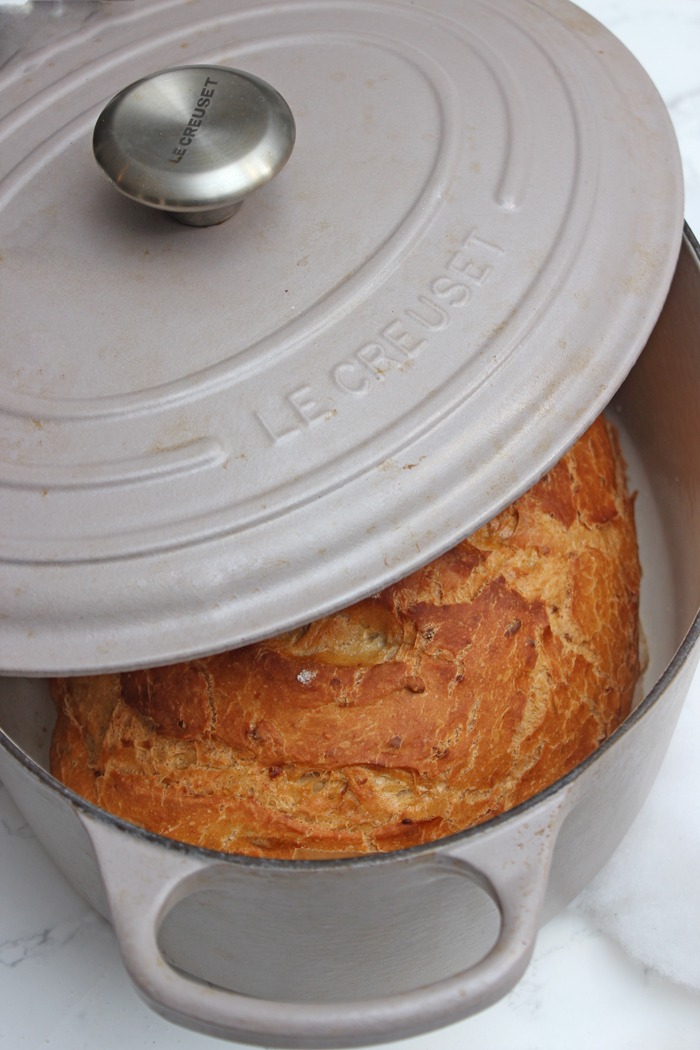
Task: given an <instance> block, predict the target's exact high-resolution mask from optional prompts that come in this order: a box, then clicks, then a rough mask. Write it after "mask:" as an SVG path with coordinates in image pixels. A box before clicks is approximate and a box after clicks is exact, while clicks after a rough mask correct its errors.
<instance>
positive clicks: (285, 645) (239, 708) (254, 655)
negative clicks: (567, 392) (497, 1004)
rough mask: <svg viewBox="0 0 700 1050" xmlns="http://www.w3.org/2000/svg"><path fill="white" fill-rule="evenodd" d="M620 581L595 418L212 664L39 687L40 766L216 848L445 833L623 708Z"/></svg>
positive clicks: (624, 556) (629, 631)
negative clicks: (374, 573) (496, 498)
mask: <svg viewBox="0 0 700 1050" xmlns="http://www.w3.org/2000/svg"><path fill="white" fill-rule="evenodd" d="M639 576H640V572H639V562H638V557H637V545H636V537H635V530H634V520H633V499H632V498H631V497H630V495H629V494H628V492H627V489H626V482H625V470H624V463H623V460H622V457H621V454H620V451H619V447H618V442H617V437H616V434H615V432H614V430H613V429H612V427H611V426H610V425H609V424H608V423H607V422H606V421H605V420H603V419H600V420H598V421H597V422H596V423H595V424H594V425H593V426H592V427H591V428H590V430H589V431H588V432H587V433H586V434H585V435H584V436H583V437H582V438H581V439H580V440H579V441H578V442H577V443H576V445H575V446H574V447H573V448H572V449H571V451H570V452H569V453H568V454H567V455H566V456H564V458H563V459H562V460H561V461H560V463H558V464H557V465H556V466H555V467H554V468H553V469H552V470H551V471H550V472H549V473H548V474H547V475H546V476H545V477H544V478H543V479H542V480H541V481H540V482H538V484H536V485H535V486H534V487H533V488H532V489H530V491H529V492H527V493H526V494H525V495H523V496H522V497H521V498H520V499H518V500H517V501H516V502H515V503H514V504H512V505H511V506H509V507H508V508H507V509H506V510H504V511H503V512H502V513H501V514H499V515H498V516H497V517H496V518H495V519H494V520H493V521H491V522H489V524H487V525H485V526H483V527H482V528H481V529H479V530H478V531H477V532H476V533H474V534H473V535H472V536H471V537H469V538H468V539H466V540H464V541H463V542H461V543H460V544H459V545H458V546H457V547H455V548H454V549H453V550H450V551H448V552H447V553H446V554H444V555H442V556H441V557H439V558H438V559H437V560H436V561H434V562H432V563H431V564H429V565H427V566H426V567H425V568H423V569H420V570H419V571H417V572H414V573H413V574H412V575H411V576H409V577H408V578H407V579H405V580H403V581H401V582H400V583H396V584H394V585H392V586H390V587H387V588H386V589H385V590H383V591H382V592H381V593H379V594H377V595H375V596H373V597H371V598H368V599H367V600H365V601H362V602H359V603H358V604H357V605H354V606H352V607H350V608H348V609H346V610H344V611H343V612H339V613H336V614H335V615H331V616H327V617H324V618H323V619H321V620H318V621H316V622H314V623H311V624H310V625H308V626H307V627H304V628H301V629H299V630H294V631H291V632H289V633H287V634H285V635H282V636H280V637H276V638H272V639H270V640H269V641H264V642H260V643H258V644H255V645H250V646H247V647H245V648H243V649H239V650H235V651H232V652H227V653H223V654H221V655H218V656H212V657H208V658H205V659H196V660H192V661H190V662H188V663H182V664H178V665H175V666H170V667H163V668H159V669H155V670H146V671H135V672H131V673H125V674H114V675H105V676H100V677H84V678H73V679H62V680H56V681H54V682H53V683H52V689H53V694H54V697H55V700H56V704H57V708H58V721H57V725H56V729H55V732H54V736H53V743H52V755H51V763H52V764H51V768H52V772H53V773H54V775H55V776H56V777H58V778H59V779H60V780H62V781H63V782H64V783H65V784H67V785H68V786H69V787H71V788H73V789H74V790H75V791H76V792H78V793H79V794H81V795H83V796H84V797H85V798H87V799H89V800H91V801H93V802H95V803H97V805H99V806H101V807H102V808H104V809H106V810H109V811H111V812H112V813H114V814H116V815H118V816H120V817H123V818H125V819H127V820H129V821H132V822H134V823H136V824H139V825H142V826H143V827H145V828H148V829H150V830H152V831H155V832H159V833H160V834H163V835H167V836H170V837H172V838H176V839H179V840H182V841H184V842H189V843H194V844H196V845H199V846H205V847H209V848H212V849H216V850H225V851H230V852H236V853H244V854H249V855H254V856H268V857H279V858H317V857H329V856H339V855H348V854H359V853H366V852H372V851H383V850H392V849H398V848H402V847H406V846H412V845H414V844H416V843H422V842H426V841H430V840H433V839H436V838H439V837H442V836H444V835H449V834H451V833H453V832H457V831H460V830H462V829H464V828H467V827H470V826H472V825H474V824H478V823H481V822H482V821H485V820H487V819H488V818H490V817H493V816H494V815H496V814H499V813H502V812H503V811H504V810H507V809H509V808H511V807H513V806H515V805H517V804H518V803H520V802H522V801H524V800H525V799H527V798H528V797H530V796H532V795H533V794H535V793H536V792H538V791H539V790H541V789H542V788H544V787H546V786H547V785H549V784H551V783H553V782H554V781H555V780H557V779H558V778H559V777H561V776H563V775H564V774H565V773H567V772H568V771H569V770H571V769H572V768H573V767H574V766H576V765H577V764H578V763H580V762H581V761H582V760H583V759H584V758H586V756H587V755H589V754H590V753H591V752H592V751H593V750H594V749H595V748H596V747H597V746H598V745H599V744H600V743H601V741H603V740H604V739H605V738H606V737H607V736H608V735H609V734H610V733H611V732H612V731H613V730H614V729H615V728H616V727H617V726H618V725H619V724H620V722H621V721H622V720H623V719H624V717H625V716H626V715H627V713H628V712H629V710H630V706H631V703H632V699H633V694H634V691H635V686H636V684H637V681H638V678H639V672H640V669H639V634H638V599H639Z"/></svg>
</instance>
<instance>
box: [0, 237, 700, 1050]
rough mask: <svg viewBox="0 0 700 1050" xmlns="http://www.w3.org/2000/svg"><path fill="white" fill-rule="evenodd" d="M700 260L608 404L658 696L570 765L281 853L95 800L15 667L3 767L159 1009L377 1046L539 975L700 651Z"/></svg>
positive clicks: (217, 1024) (621, 826)
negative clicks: (407, 845)
mask: <svg viewBox="0 0 700 1050" xmlns="http://www.w3.org/2000/svg"><path fill="white" fill-rule="evenodd" d="M699 313H700V259H699V256H698V245H697V242H696V241H695V240H694V238H693V236H692V234H691V233H690V232H689V231H686V236H685V238H684V241H683V247H682V251H681V256H680V260H679V263H678V268H677V271H676V275H675V278H674V281H673V284H672V287H671V291H670V294H669V296H668V299H667V302H666V305H665V307H664V310H663V312H662V315H661V317H660V319H659V321H658V323H657V325H656V327H655V329H654V331H653V334H652V336H651V338H650V340H649V342H648V345H647V347H646V349H645V350H644V351H643V353H642V355H641V357H640V359H639V361H638V362H637V364H636V365H635V367H634V369H633V370H632V372H631V374H630V375H629V377H628V379H627V380H626V381H625V383H624V384H623V386H622V388H621V389H620V391H619V393H618V394H617V395H616V396H615V398H614V399H613V401H612V402H611V404H610V406H609V409H608V411H609V412H610V414H611V416H612V418H614V420H615V421H616V422H617V423H618V425H619V426H620V427H621V429H622V432H623V434H624V439H625V448H626V452H627V456H628V460H629V465H630V473H631V476H632V480H633V483H634V485H635V486H636V487H637V489H638V492H639V495H638V503H637V517H638V526H639V532H640V546H641V557H642V563H643V573H644V575H643V591H642V616H643V623H644V629H645V633H646V636H647V641H648V648H649V668H648V671H647V675H646V679H645V694H646V695H645V698H644V699H643V701H642V702H641V703H640V705H639V706H638V707H637V709H636V710H635V712H634V713H633V714H632V715H631V717H630V718H629V719H628V720H627V722H626V723H625V725H624V726H623V727H622V728H621V729H620V730H619V731H618V732H617V733H616V734H615V735H614V737H613V738H611V739H610V740H609V741H608V742H607V743H606V744H605V745H604V746H603V747H601V748H600V750H599V751H598V752H597V753H596V754H595V755H594V756H592V757H591V758H590V759H589V760H587V761H586V762H585V763H583V764H582V765H581V766H580V767H578V768H577V769H576V770H574V771H573V773H571V774H570V775H569V776H568V777H566V778H565V779H563V780H561V781H559V782H558V783H557V784H555V785H553V786H552V787H551V788H550V789H549V790H547V791H545V792H542V793H541V794H540V795H538V796H537V797H535V798H534V799H532V800H531V801H530V802H528V803H526V804H524V805H522V806H521V807H519V808H518V809H517V810H514V811H513V812H511V813H509V814H506V815H504V816H503V817H500V818H498V819H496V820H493V821H490V822H488V823H487V824H485V825H483V826H482V827H479V828H476V829H473V830H471V831H468V832H465V833H463V834H460V835H456V836H453V837H451V838H449V839H445V840H442V841H439V842H436V843H433V844H431V845H428V846H423V847H417V848H414V849H410V850H406V851H401V852H397V853H393V854H387V855H384V856H379V857H375V856H373V857H365V858H359V859H355V860H343V861H326V862H286V861H279V862H276V861H264V860H253V859H249V858H241V857H236V856H227V855H224V854H218V853H213V852H207V851H203V850H199V849H195V848H191V847H188V846H185V845H182V844H180V843H176V842H172V841H169V840H167V839H165V838H162V837H159V836H156V835H152V834H148V833H145V832H143V831H141V830H139V829H138V828H135V827H133V826H130V825H128V824H126V823H124V822H123V821H120V820H117V819H115V818H113V817H111V816H109V815H108V814H106V813H103V812H101V811H99V810H97V809H96V808H95V807H93V806H91V805H88V804H86V803H85V802H83V801H81V800H80V799H79V798H78V797H76V796H75V795H73V794H72V793H71V792H70V791H67V790H66V789H65V788H63V787H62V786H61V785H60V784H58V783H57V782H56V781H55V780H53V779H52V777H51V776H50V775H49V774H48V772H47V747H48V740H49V735H50V730H51V723H52V714H51V708H50V704H49V700H48V694H47V690H46V686H45V683H44V682H42V681H41V680H40V679H18V678H5V679H3V680H2V681H1V682H0V745H1V746H0V777H1V778H2V780H3V782H4V783H5V785H6V786H7V789H8V791H9V792H10V794H11V796H12V798H13V799H14V801H15V803H16V804H17V806H18V807H19V809H20V810H21V811H22V812H23V814H24V815H25V817H26V819H27V821H28V822H29V824H30V826H31V827H32V828H33V830H34V831H35V833H36V834H37V836H38V837H39V839H40V841H41V842H42V843H43V845H44V847H45V848H46V850H47V852H48V853H49V854H50V856H51V857H52V858H53V860H54V861H55V862H56V864H57V865H58V866H59V867H60V868H61V870H62V871H63V872H64V873H65V874H66V875H67V877H68V878H69V879H70V881H71V882H72V883H73V885H74V886H75V887H76V888H77V889H78V890H79V891H80V892H81V893H82V894H83V895H84V896H85V897H86V899H87V900H88V901H90V903H91V904H92V905H93V906H94V907H95V908H96V909H97V910H98V911H100V912H101V913H102V914H103V915H105V916H107V917H108V918H109V919H110V921H111V922H112V924H113V926H114V930H115V934H116V936H117V938H118V941H119V945H120V948H121V952H122V955H123V958H124V963H125V966H126V968H127V970H128V972H129V974H130V976H131V978H132V980H133V982H134V984H135V985H136V988H137V989H138V991H139V992H140V993H141V995H142V996H143V997H144V999H145V1000H146V1001H147V1002H148V1003H149V1004H150V1005H151V1006H152V1007H153V1008H154V1009H155V1010H157V1011H158V1012H159V1013H161V1014H162V1015H163V1016H165V1017H166V1018H168V1019H170V1020H172V1021H175V1022H176V1023H179V1024H182V1025H185V1026H188V1027H191V1028H194V1029H196V1030H198V1031H201V1032H204V1033H208V1034H212V1035H216V1036H220V1037H222V1038H225V1039H231V1040H240V1041H242V1042H249V1043H253V1044H257V1045H263V1046H290V1047H305V1046H306V1047H331V1046H333V1047H335V1046H338V1047H341V1046H361V1045H368V1044H372V1043H379V1042H382V1041H390V1040H394V1039H400V1038H405V1037H408V1036H412V1035H416V1034H419V1033H421V1032H426V1031H429V1030H431V1029H433V1028H436V1027H439V1026H441V1025H446V1024H449V1023H451V1022H454V1021H458V1020H460V1019H461V1018H464V1017H467V1016H469V1015H470V1014H473V1013H475V1012H477V1011H479V1010H481V1009H483V1008H484V1007H486V1006H488V1005H489V1004H491V1003H493V1002H495V1001H496V1000H497V999H499V998H500V997H501V996H503V995H504V994H505V993H506V992H508V991H509V989H511V988H512V987H513V986H514V984H515V983H516V982H517V981H518V979H519V978H520V976H521V975H522V973H523V972H524V970H525V968H526V967H527V964H528V961H529V959H530V956H531V954H532V951H533V947H534V943H535V939H536V936H537V931H538V929H539V927H540V926H541V925H542V923H544V922H546V921H547V919H548V918H549V917H551V916H552V915H554V914H555V913H556V912H557V911H558V910H559V909H561V908H562V907H564V906H565V905H566V904H567V902H569V901H570V900H571V899H572V898H573V897H574V896H575V895H576V894H577V893H578V892H579V891H580V890H581V889H582V888H583V887H584V886H585V885H586V883H587V882H588V881H589V880H590V879H591V877H592V876H593V875H594V874H595V873H596V872H597V871H598V870H599V868H600V867H601V866H602V865H603V864H604V863H605V861H606V859H607V858H608V857H609V856H610V854H611V853H612V851H613V850H614V849H615V847H616V846H617V844H618V843H619V842H620V840H621V838H622V837H623V835H624V834H625V832H626V831H627V829H628V827H629V826H630V824H631V822H632V820H633V819H634V817H635V815H636V813H637V811H638V810H639V808H640V806H641V804H642V802H643V801H644V799H645V797H646V795H647V793H648V791H649V788H650V786H651V784H652V782H653V780H654V778H655V775H656V773H657V770H658V768H659V765H660V763H661V761H662V758H663V756H664V754H665V751H666V748H667V745H668V742H669V740H670V737H671V734H672V733H673V729H674V726H675V724H676V720H677V717H678V715H679V712H680V709H681V705H682V703H683V700H684V698H685V695H686V691H687V688H688V686H689V683H690V680H691V678H692V675H693V672H694V670H695V667H696V665H697V661H698V655H699V653H700V650H699V648H698V634H699V633H700V620H699V619H698V615H697V613H698V607H699V606H700V544H699V543H698V536H700V414H699V413H698V411H697V406H698V403H700V316H699Z"/></svg>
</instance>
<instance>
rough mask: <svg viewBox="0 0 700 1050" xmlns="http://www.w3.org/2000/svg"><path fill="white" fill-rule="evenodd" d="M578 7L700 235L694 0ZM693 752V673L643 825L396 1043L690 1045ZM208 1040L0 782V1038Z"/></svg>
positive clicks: (12, 1041) (55, 1045) (635, 1048)
mask: <svg viewBox="0 0 700 1050" xmlns="http://www.w3.org/2000/svg"><path fill="white" fill-rule="evenodd" d="M43 2H45V0H43ZM82 6H83V5H82V4H79V3H75V4H68V3H59V2H56V4H55V8H56V14H59V10H63V9H66V8H72V9H73V11H72V12H71V17H79V13H78V14H76V11H79V9H80V8H81V7H82ZM87 6H88V5H85V7H86V8H87ZM89 6H92V5H89ZM580 6H581V7H583V8H585V9H586V10H588V11H589V12H590V13H591V14H593V15H594V16H595V17H596V18H598V19H599V20H600V21H601V22H603V23H604V24H606V25H607V26H608V27H609V28H610V29H611V30H612V31H613V32H614V33H615V34H616V35H617V36H619V37H620V38H621V39H622V41H623V42H624V43H625V44H626V45H627V46H628V47H629V48H630V50H631V51H632V52H633V53H634V54H636V56H637V57H638V58H639V59H640V61H641V62H642V64H643V65H644V66H645V67H646V69H647V70H648V72H649V73H650V75H651V77H652V79H653V80H654V81H655V83H656V85H657V87H658V89H659V91H660V93H661V95H662V97H663V98H664V100H665V102H666V104H667V106H668V108H669V111H670V113H671V117H672V119H673V122H674V125H675V128H676V131H677V134H678V138H679V142H680V147H681V153H682V159H683V165H684V171H685V179H686V217H687V220H688V222H689V224H690V226H691V228H692V229H693V230H694V231H695V232H696V234H697V233H699V232H700V61H699V59H698V56H699V55H700V0H587V2H584V3H582V4H580ZM699 753H700V674H698V675H696V677H695V680H694V682H693V684H692V686H691V690H690V693H689V696H688V699H687V702H686V704H685V707H684V710H683V713H682V715H681V721H680V723H679V726H678V729H677V731H676V733H675V736H674V738H673V741H672V744H671V748H670V750H669V752H668V754H667V757H666V759H665V762H664V765H663V767H662V770H661V773H660V775H659V777H658V780H657V782H656V784H655V786H654V788H653V790H652V793H651V795H650V797H649V799H648V800H647V802H646V804H645V805H644V807H643V810H642V812H641V813H640V815H639V817H638V819H637V821H636V822H635V824H634V826H633V827H632V829H631V831H630V832H629V834H628V836H627V837H626V838H625V840H624V841H623V843H622V844H621V846H620V847H619V849H618V850H617V852H616V854H615V855H614V857H613V858H612V860H611V861H610V862H609V863H608V865H607V866H606V868H605V869H604V870H603V871H602V872H601V873H600V874H599V876H598V877H597V878H596V879H595V880H594V882H593V883H592V884H591V885H590V886H589V887H588V888H587V889H586V890H585V891H584V892H583V893H582V894H581V895H580V897H579V898H577V900H575V901H574V902H573V904H571V905H570V906H569V907H568V908H567V909H566V910H565V911H564V912H563V913H562V914H560V915H559V916H558V917H557V918H555V919H554V920H552V921H551V922H550V923H549V924H548V925H547V926H546V927H545V928H544V929H543V930H542V931H541V934H540V936H539V939H538V943H537V947H536V950H535V955H534V958H533V961H532V963H531V965H530V968H529V970H528V971H527V973H526V975H525V977H524V978H523V979H522V981H521V982H520V983H519V984H518V986H517V987H516V988H515V990H514V991H513V992H511V993H510V995H508V996H507V997H506V998H505V999H504V1000H502V1001H501V1002H500V1003H498V1004H497V1005H496V1006H493V1007H492V1008H490V1009H489V1010H486V1011H485V1012H484V1013H482V1014H480V1015H479V1016H477V1017H474V1018H471V1019H469V1020H467V1021H464V1022H462V1023H460V1024H458V1025H454V1026H452V1027H450V1028H447V1029H444V1030H443V1031H441V1032H437V1033H433V1034H430V1035H426V1036H422V1037H417V1038H415V1039H410V1040H405V1041H402V1042H399V1043H395V1044H393V1045H394V1046H396V1047H397V1048H399V1050H458V1048H459V1050H463V1048H464V1047H467V1046H469V1047H473V1048H474V1050H563V1048H565V1050H584V1048H585V1050H589V1048H590V1047H592V1046H595V1047H599V1048H601V1050H698V1048H700V891H699V890H698V873H700V767H699V766H698V762H697V757H696V756H697V755H698V754H699ZM217 1045H222V1044H221V1043H219V1042H218V1040H217V1041H215V1040H214V1039H211V1038H209V1037H207V1036H202V1035H198V1034H195V1033H192V1032H189V1031H185V1030H183V1029H180V1028H177V1027H174V1026H172V1025H170V1024H168V1023H167V1022H165V1021H163V1020H161V1019H160V1018H159V1017H157V1016H156V1015H155V1014H153V1013H152V1012H151V1011H150V1010H149V1009H148V1008H147V1007H146V1006H145V1005H143V1003H142V1002H141V1001H140V999H139V998H138V997H137V996H136V994H135V992H134V991H133V990H132V988H131V986H130V984H129V981H128V978H127V977H126V975H125V973H124V970H123V968H122V965H121V962H120V959H119V955H118V950H117V947H116V943H115V940H114V937H113V935H112V932H111V928H110V926H109V925H108V924H107V923H106V922H105V921H104V920H103V919H102V918H100V917H99V916H98V915H97V914H96V913H94V912H93V911H92V910H91V909H90V908H89V907H88V906H87V905H86V904H85V903H84V902H83V901H82V899H81V898H80V897H79V896H78V895H77V894H76V893H75V891H74V890H73V889H72V888H71V887H70V886H69V885H68V884H67V883H66V881H65V879H64V878H63V876H62V875H61V874H60V873H59V872H58V871H57V870H56V869H55V868H54V867H53V865H52V863H51V862H50V861H49V860H48V859H47V857H46V856H45V855H44V853H43V851H42V849H41V847H40V846H39V844H38V843H37V841H36V839H35V838H34V836H33V834H32V832H31V831H30V829H29V828H28V827H27V825H26V823H25V822H24V820H23V818H22V816H21V815H20V814H19V813H18V811H17V810H16V808H15V807H14V805H13V803H12V801H11V800H10V798H9V797H8V795H7V792H6V791H4V790H3V788H2V785H0V1046H3V1047H4V1046H6V1047H8V1050H9V1048H12V1050H39V1048H42V1050H44V1048H45V1050H83V1048H85V1050H88V1048H90V1050H93V1048H94V1047H97V1046H99V1047H100V1048H101V1050H124V1048H125V1047H126V1048H129V1050H132V1048H133V1050H140V1048H144V1050H145V1048H154V1050H166V1048H167V1050H175V1048H181V1050H208V1048H209V1047H211V1048H212V1050H213V1048H214V1047H215V1046H217ZM231 1045H233V1044H231Z"/></svg>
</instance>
